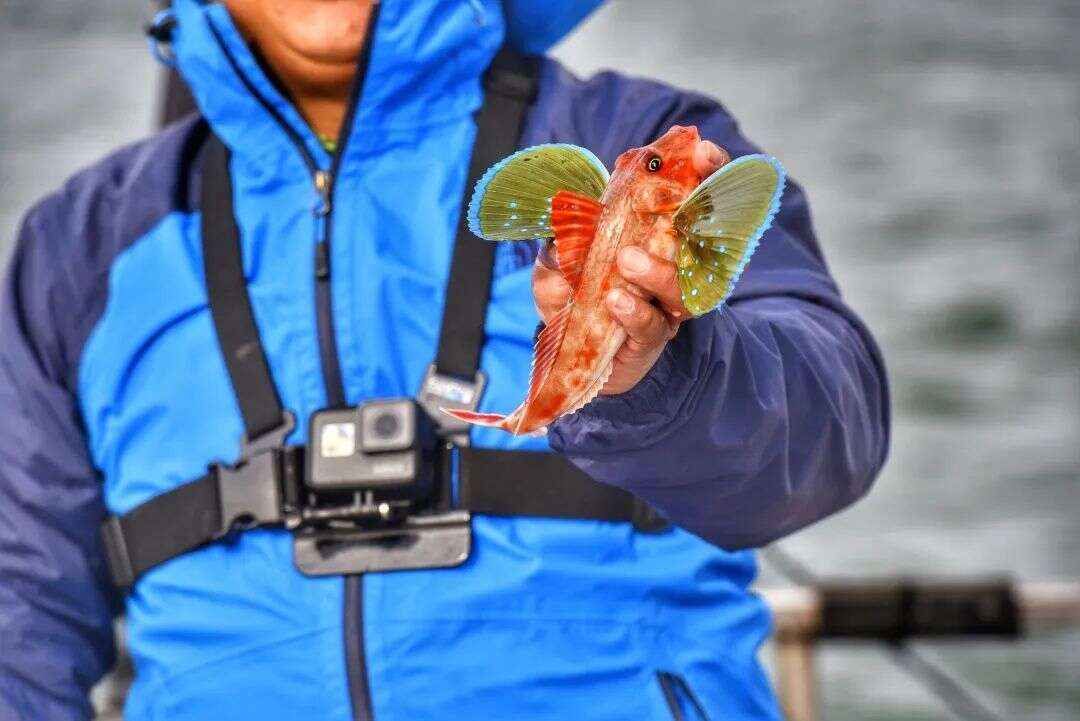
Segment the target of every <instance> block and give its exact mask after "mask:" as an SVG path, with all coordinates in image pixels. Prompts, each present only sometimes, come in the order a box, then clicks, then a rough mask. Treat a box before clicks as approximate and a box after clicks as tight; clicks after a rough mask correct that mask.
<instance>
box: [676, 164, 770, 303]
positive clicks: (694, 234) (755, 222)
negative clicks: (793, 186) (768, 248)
mask: <svg viewBox="0 0 1080 721" xmlns="http://www.w3.org/2000/svg"><path fill="white" fill-rule="evenodd" d="M783 192H784V168H783V166H782V165H780V162H779V161H778V160H776V158H773V157H772V156H769V155H746V156H743V157H741V158H737V159H735V160H733V161H731V162H730V163H728V164H727V165H725V166H723V167H722V168H720V169H719V170H717V171H716V172H715V173H713V174H712V175H710V176H709V177H708V178H706V179H705V180H704V181H703V182H702V183H701V185H699V186H698V187H697V188H695V189H694V190H693V191H692V192H691V193H690V195H688V196H687V198H686V200H685V201H684V202H683V204H682V205H681V206H680V207H679V209H678V210H677V211H676V212H675V215H673V216H672V219H671V220H672V226H673V227H674V229H675V232H676V234H677V235H678V237H679V248H678V250H677V251H676V254H675V262H676V264H677V265H678V267H679V271H678V279H679V289H680V290H681V291H682V301H683V305H684V306H686V309H687V310H688V311H690V312H691V313H692V314H694V315H695V316H700V315H703V314H705V313H707V312H709V311H710V310H712V309H713V308H716V307H717V306H719V305H720V304H721V303H723V302H724V301H726V300H727V299H728V297H729V296H730V295H731V291H732V290H733V289H734V288H735V284H736V283H737V282H738V280H739V276H740V275H741V274H742V272H743V269H744V268H745V267H746V264H747V263H748V262H750V256H751V255H753V253H754V250H755V249H756V248H757V246H758V241H760V240H761V236H762V235H763V234H764V233H765V231H766V230H768V229H769V226H770V225H772V221H773V217H774V216H775V215H776V212H777V211H778V210H779V209H780V196H781V195H782V194H783Z"/></svg>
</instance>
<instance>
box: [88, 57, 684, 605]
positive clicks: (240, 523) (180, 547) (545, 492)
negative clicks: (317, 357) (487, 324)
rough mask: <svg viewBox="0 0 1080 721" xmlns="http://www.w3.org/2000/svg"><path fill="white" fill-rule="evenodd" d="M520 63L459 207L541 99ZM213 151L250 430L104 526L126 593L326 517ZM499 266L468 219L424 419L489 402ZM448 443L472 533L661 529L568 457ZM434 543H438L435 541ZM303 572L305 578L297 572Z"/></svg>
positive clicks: (499, 68)
mask: <svg viewBox="0 0 1080 721" xmlns="http://www.w3.org/2000/svg"><path fill="white" fill-rule="evenodd" d="M507 63H509V65H507ZM522 64H523V61H522V60H521V59H520V58H516V57H513V56H508V55H507V54H505V53H502V54H500V56H499V58H497V59H496V62H495V63H493V65H492V68H491V70H489V72H488V74H487V76H486V77H485V90H486V92H485V100H484V105H483V107H482V108H481V109H480V111H479V112H478V113H477V117H476V122H477V129H478V130H477V139H476V143H475V147H474V149H473V153H472V159H471V162H470V164H469V175H468V180H467V182H466V185H465V195H466V201H467V199H468V195H469V193H471V191H472V188H473V186H474V185H475V183H476V181H477V179H478V178H479V177H480V175H481V174H482V173H483V172H484V170H485V169H486V168H488V167H489V166H490V165H492V164H493V163H495V162H496V161H498V160H499V159H501V158H503V157H505V156H507V155H509V154H511V153H512V152H513V151H514V150H516V148H517V143H518V136H519V134H520V131H521V128H522V127H523V124H524V118H525V114H526V111H527V108H528V105H529V103H530V102H531V101H532V99H533V98H534V96H535V81H534V79H533V77H532V76H531V75H530V74H529V73H527V72H523V70H524V68H523V66H522ZM207 142H208V146H207V147H206V149H205V154H204V160H203V162H204V166H203V181H202V194H201V209H202V228H201V231H202V248H203V259H204V269H205V274H206V286H207V294H208V298H209V305H210V311H211V314H212V316H213V319H214V327H215V330H216V333H217V338H218V342H219V345H220V347H221V351H222V354H223V356H224V359H225V365H226V368H227V370H228V373H229V378H230V380H231V381H232V386H233V389H234V391H235V393H236V397H237V400H238V402H239V406H240V411H241V415H242V416H243V421H244V437H243V439H242V447H241V453H240V460H239V461H238V462H237V463H236V464H233V465H227V464H221V463H214V464H212V465H211V466H210V468H209V470H208V472H207V473H206V474H205V475H203V476H202V477H200V478H198V479H195V480H193V481H190V482H188V483H185V484H183V485H181V486H179V487H177V488H175V489H173V490H171V491H168V492H166V493H163V494H161V495H159V496H156V497H154V498H152V499H150V500H149V501H147V502H145V503H143V504H141V505H139V506H137V507H136V508H134V509H133V510H131V511H129V512H128V513H126V514H124V515H122V516H109V517H108V518H107V519H106V521H105V523H104V524H103V527H102V530H103V536H104V539H105V550H106V555H107V560H108V563H109V568H110V571H111V572H112V576H113V580H114V582H115V583H116V584H117V585H118V586H120V587H122V588H130V587H131V586H132V585H133V584H134V583H135V581H136V580H137V579H138V578H139V577H140V576H141V575H142V574H143V573H145V572H146V571H148V570H150V569H151V568H154V567H155V566H157V565H159V564H161V563H164V562H165V561H168V560H169V559H171V558H174V557H176V556H179V555H181V554H183V553H186V552H188V551H191V550H193V549H195V548H198V547H200V546H203V545H205V544H208V543H212V542H215V541H219V540H222V539H224V538H226V537H227V536H229V535H230V534H231V533H233V532H236V531H239V530H244V529H247V528H253V527H277V528H287V529H291V530H293V531H294V533H295V534H297V535H298V537H299V536H301V534H302V532H303V530H304V524H305V523H306V522H307V521H308V520H310V519H312V518H315V519H320V518H324V517H331V513H332V512H331V510H329V509H327V508H325V507H319V506H311V505H310V501H311V499H312V498H313V496H312V495H311V493H310V489H308V488H306V487H305V456H304V454H305V451H306V449H305V448H304V447H303V446H285V445H284V439H285V437H286V436H287V435H288V434H289V433H291V432H292V430H293V428H294V427H295V421H294V418H293V416H292V414H291V413H290V412H288V411H287V410H285V409H284V408H283V407H282V405H281V400H280V397H279V396H278V392H277V389H276V387H275V385H274V381H273V378H272V376H271V374H270V367H269V364H268V362H267V359H266V355H265V352H264V350H263V347H262V344H261V342H260V339H259V333H258V328H257V326H256V323H255V319H254V316H253V314H252V309H251V301H250V299H249V297H248V293H247V285H246V281H245V278H244V274H243V263H242V257H241V245H240V239H239V232H238V229H237V225H236V221H235V218H234V215H233V208H232V188H231V183H230V179H229V170H228V151H227V150H226V148H225V146H224V145H223V144H222V143H221V142H220V141H219V140H218V139H217V138H216V137H214V136H213V135H211V136H210V138H209V140H208V141H207ZM465 205H466V204H465V203H463V206H462V214H463V215H464V213H465ZM493 259H494V244H493V243H488V242H485V241H482V240H480V239H478V238H476V237H474V236H473V235H472V234H471V233H470V232H469V231H468V229H467V227H466V221H465V219H464V218H462V219H461V222H460V223H459V227H458V232H457V238H456V241H455V246H454V253H453V259H452V263H451V270H450V278H449V283H448V288H447V298H446V306H445V310H444V315H443V321H442V328H441V331H440V337H439V345H438V352H437V355H436V358H435V362H434V363H432V365H431V367H430V368H429V369H428V372H427V375H426V377H425V378H424V380H423V383H422V387H421V390H420V393H419V397H418V399H417V400H418V402H419V403H420V404H421V406H423V407H425V408H427V409H429V410H435V408H434V406H436V405H442V406H444V407H445V406H448V405H460V406H474V407H475V404H476V401H477V400H478V398H479V396H480V394H481V392H482V390H483V383H484V377H483V374H482V372H481V371H480V370H479V357H480V350H481V348H482V345H483V341H484V319H485V315H486V311H487V304H488V299H489V293H490V285H491V274H492V265H493ZM436 412H437V411H436ZM443 430H444V434H445V435H446V436H448V437H449V438H450V439H452V440H453V441H454V443H455V446H456V450H455V452H456V453H457V458H458V480H459V484H458V497H457V501H456V503H451V502H450V500H449V495H450V494H449V493H444V494H443V497H442V498H443V500H442V501H441V503H442V505H443V506H444V507H450V508H459V509H462V511H463V513H462V514H461V515H462V516H463V517H464V518H465V522H466V523H467V522H468V517H469V514H470V513H471V514H487V515H496V516H538V517H550V518H570V519H590V520H599V521H611V522H629V523H633V524H634V525H635V527H637V528H638V529H639V530H641V531H645V532H655V531H660V530H664V529H665V528H666V527H667V524H666V522H665V521H664V520H663V519H662V518H661V517H659V516H658V515H657V514H656V513H655V512H654V511H652V509H650V508H649V507H648V506H647V505H645V504H644V503H642V502H641V501H639V500H637V499H636V498H635V497H634V496H632V495H631V494H629V493H627V492H625V491H623V490H620V489H617V488H614V487H611V486H607V485H602V484H600V483H597V482H596V481H594V480H592V479H591V478H590V477H589V476H588V475H586V474H585V473H583V472H582V471H580V470H579V469H577V468H576V467H575V466H574V465H572V464H571V463H570V462H569V461H567V460H566V459H565V458H563V457H562V456H559V455H557V454H554V453H539V452H524V451H505V450H497V449H485V448H474V447H469V446H468V445H467V442H468V441H467V439H468V433H467V430H466V429H464V428H455V427H452V426H451V427H450V428H448V429H447V428H444V429H443ZM447 475H448V474H447ZM334 518H336V517H334ZM421 518H422V517H421ZM421 523H423V520H421ZM432 538H434V541H433V542H434V543H439V542H440V541H439V537H438V536H437V535H436V536H432ZM298 565H300V566H301V570H304V569H303V565H302V564H301V563H300V561H299V560H298ZM339 565H340V564H339ZM444 565H449V564H444ZM333 568H334V569H336V570H335V572H338V573H350V572H359V571H363V570H366V569H365V568H350V567H349V566H348V564H345V565H343V566H341V567H340V568H338V567H333Z"/></svg>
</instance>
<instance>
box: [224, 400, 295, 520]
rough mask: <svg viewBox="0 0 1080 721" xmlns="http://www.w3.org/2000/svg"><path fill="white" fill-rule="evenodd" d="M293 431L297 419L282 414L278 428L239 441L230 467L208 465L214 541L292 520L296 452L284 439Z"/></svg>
mask: <svg viewBox="0 0 1080 721" xmlns="http://www.w3.org/2000/svg"><path fill="white" fill-rule="evenodd" d="M294 428H296V417H295V416H294V415H293V414H292V413H291V412H289V411H283V412H282V416H281V425H280V426H278V427H277V428H275V429H273V430H271V431H269V432H267V433H264V434H262V435H261V436H259V437H258V438H254V439H249V438H247V436H246V435H245V436H244V437H243V438H242V439H241V441H240V460H239V461H237V462H236V463H235V464H233V465H225V464H221V463H215V464H212V465H211V466H210V472H211V473H212V474H213V476H214V480H215V483H216V485H217V491H218V508H219V510H220V514H221V515H220V519H221V523H220V526H219V529H218V532H217V534H216V535H215V537H214V540H219V539H221V538H223V537H225V536H227V535H229V534H230V533H232V532H233V531H237V530H247V529H249V528H255V527H256V526H262V525H269V524H274V523H283V522H285V521H286V520H287V519H291V515H290V512H291V504H287V503H286V500H289V499H292V498H294V497H295V496H296V495H297V493H298V492H297V491H294V490H292V488H291V486H293V485H295V484H297V483H298V476H297V467H298V466H299V467H302V464H298V463H297V462H296V459H295V453H296V450H297V449H286V448H284V445H283V444H284V441H285V437H286V436H288V435H289V434H290V433H292V431H293V429H294Z"/></svg>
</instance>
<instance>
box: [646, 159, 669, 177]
mask: <svg viewBox="0 0 1080 721" xmlns="http://www.w3.org/2000/svg"><path fill="white" fill-rule="evenodd" d="M663 164H664V163H663V161H662V160H660V156H659V155H654V156H652V157H651V158H649V162H648V163H646V164H645V167H646V168H648V169H649V172H650V173H655V172H656V171H657V170H660V166H661V165H663Z"/></svg>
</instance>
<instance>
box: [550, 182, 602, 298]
mask: <svg viewBox="0 0 1080 721" xmlns="http://www.w3.org/2000/svg"><path fill="white" fill-rule="evenodd" d="M603 210H604V206H603V205H602V204H601V203H599V202H597V201H596V200H593V199H592V198H590V197H588V196H585V195H581V194H580V193H575V192H573V191H570V190H560V191H559V192H558V193H556V194H555V197H554V198H552V199H551V228H552V230H553V231H554V232H555V249H556V250H557V251H558V252H557V254H556V259H557V260H558V263H559V270H561V271H562V274H563V276H564V277H565V278H566V282H567V283H569V284H570V287H571V288H577V286H578V282H579V281H580V280H581V269H582V268H583V267H584V266H585V258H586V256H588V255H589V247H590V246H591V245H592V241H593V238H594V237H596V226H597V224H598V223H599V222H600V213H601V212H602V211H603Z"/></svg>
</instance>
